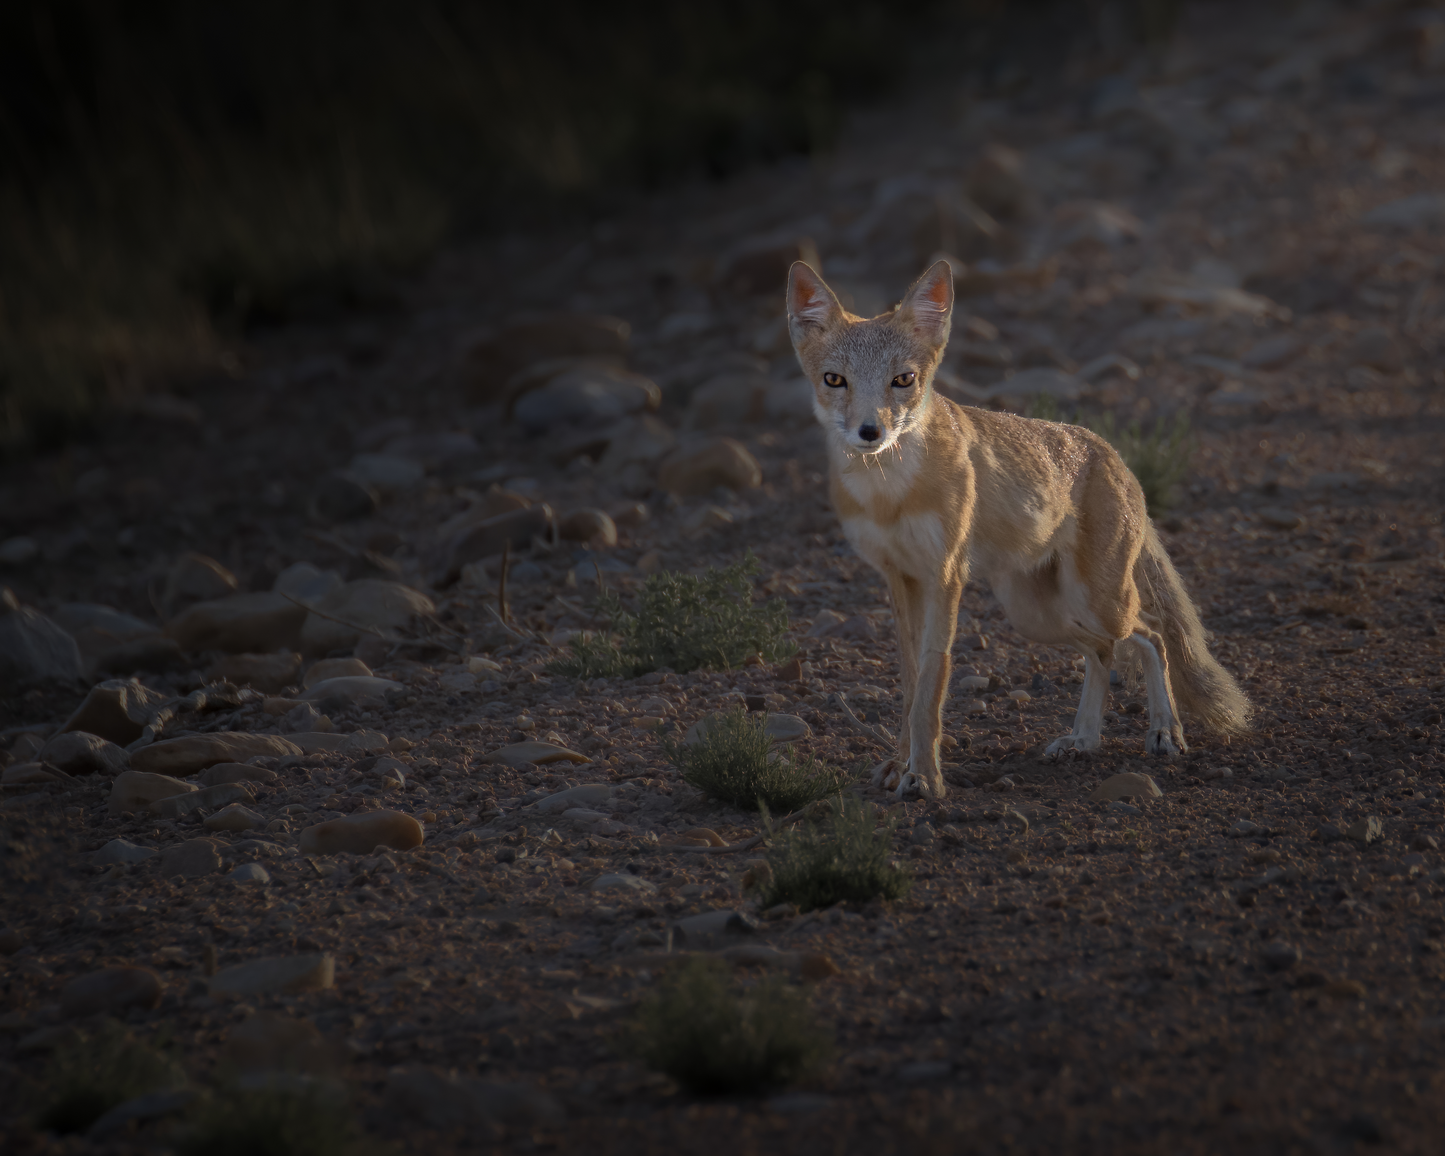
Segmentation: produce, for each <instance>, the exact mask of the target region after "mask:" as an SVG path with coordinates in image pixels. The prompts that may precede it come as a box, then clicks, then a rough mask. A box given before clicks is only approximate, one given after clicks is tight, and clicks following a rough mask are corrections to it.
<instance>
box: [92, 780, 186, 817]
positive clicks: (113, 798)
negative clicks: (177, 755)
mask: <svg viewBox="0 0 1445 1156" xmlns="http://www.w3.org/2000/svg"><path fill="white" fill-rule="evenodd" d="M196 789H197V787H196V785H195V784H194V783H183V782H181V780H180V779H174V778H172V777H171V776H169V775H158V774H152V773H150V772H147V771H125V772H123V773H121V774H119V775H117V776H116V778H115V782H113V783H112V784H111V787H110V813H111V814H112V815H119V814H120V813H121V812H122V811H144V810H146V809H147V808H148V807H149V806H150V805H151V804H152V803H154V802H155V801H156V800H157V799H166V798H169V797H170V796H172V795H185V794H189V793H191V792H193V791H195V790H196Z"/></svg>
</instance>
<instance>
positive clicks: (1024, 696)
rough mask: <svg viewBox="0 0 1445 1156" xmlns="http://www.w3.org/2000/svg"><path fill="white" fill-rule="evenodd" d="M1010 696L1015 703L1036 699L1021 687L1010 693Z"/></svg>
mask: <svg viewBox="0 0 1445 1156" xmlns="http://www.w3.org/2000/svg"><path fill="white" fill-rule="evenodd" d="M1008 696H1009V698H1011V699H1013V700H1014V702H1029V701H1030V700H1031V699H1032V698H1033V697H1034V696H1033V695H1031V694H1030V693H1029V692H1028V691H1026V690H1024V689H1023V688H1021V687H1019V688H1016V689H1014V690H1011V691H1009V692H1008Z"/></svg>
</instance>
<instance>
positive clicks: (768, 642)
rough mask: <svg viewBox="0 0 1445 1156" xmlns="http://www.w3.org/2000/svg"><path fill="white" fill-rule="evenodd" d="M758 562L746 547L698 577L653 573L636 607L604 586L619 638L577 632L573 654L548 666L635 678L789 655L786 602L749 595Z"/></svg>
mask: <svg viewBox="0 0 1445 1156" xmlns="http://www.w3.org/2000/svg"><path fill="white" fill-rule="evenodd" d="M760 569H761V566H759V564H758V560H757V559H756V558H755V557H753V554H752V552H751V551H749V552H748V554H747V556H746V557H744V558H743V559H741V560H740V561H738V562H735V563H734V564H733V565H731V566H727V567H725V568H723V569H721V570H719V569H717V568H715V567H714V568H710V569H708V570H707V571H706V573H704V574H701V575H698V576H693V575H690V574H673V573H668V572H663V573H660V574H654V575H652V576H651V577H650V578H648V580H647V581H646V583H644V584H643V587H642V590H641V591H640V592H639V594H638V601H637V612H636V613H635V614H629V613H627V612H626V611H625V610H623V608H622V601H621V599H620V598H618V597H617V595H616V593H615V592H614V591H611V590H608V591H605V592H604V593H603V594H602V595H601V596H600V597H599V598H598V600H597V611H598V614H599V615H600V616H601V617H603V618H605V619H606V620H607V621H608V623H609V626H610V628H611V630H612V633H613V634H615V635H616V639H615V640H614V639H611V638H607V637H605V636H600V635H599V636H593V637H590V638H589V637H585V636H578V637H575V638H573V640H572V653H571V654H570V655H569V656H568V657H566V658H564V659H560V660H558V661H557V662H554V663H552V665H551V667H550V669H551V670H552V672H553V673H554V674H561V675H566V676H568V677H571V678H610V677H614V676H618V675H622V676H627V677H636V676H637V675H639V674H646V673H648V672H649V671H653V670H658V669H659V668H661V667H664V666H665V667H668V668H669V669H671V670H675V671H677V672H678V673H679V674H686V673H688V672H689V671H693V670H700V669H701V670H734V669H736V668H737V667H740V666H742V665H743V663H744V662H746V661H747V660H748V658H750V657H751V656H752V655H755V654H760V655H762V657H763V658H764V659H766V660H767V661H769V662H777V661H778V660H780V659H783V658H787V657H788V656H789V655H791V654H792V653H793V651H794V649H795V648H794V647H793V645H792V644H791V643H789V642H788V641H787V632H788V610H787V606H786V605H785V603H784V602H783V600H782V599H781V598H775V599H773V600H772V601H771V602H767V603H764V604H762V605H760V606H755V605H753V603H752V602H751V600H750V597H749V595H750V593H751V591H750V589H749V582H748V580H749V579H750V578H752V577H753V576H754V575H756V574H757V573H758V572H759V570H760Z"/></svg>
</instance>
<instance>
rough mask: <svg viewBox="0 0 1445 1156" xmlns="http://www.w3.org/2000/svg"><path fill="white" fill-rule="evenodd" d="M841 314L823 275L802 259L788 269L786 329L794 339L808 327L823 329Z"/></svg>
mask: <svg viewBox="0 0 1445 1156" xmlns="http://www.w3.org/2000/svg"><path fill="white" fill-rule="evenodd" d="M842 314H843V307H842V306H841V305H839V304H838V298H836V297H835V296H833V290H831V289H829V288H828V286H827V285H825V284H824V283H823V278H821V277H819V276H818V274H816V273H815V272H813V270H812V269H810V268H809V267H808V266H807V265H805V264H804V263H803V262H802V261H794V262H793V267H792V268H791V269H789V270H788V330H789V332H790V333H792V335H793V340H794V341H797V340H798V339H799V338H800V337H802V336H803V335H804V334H805V333H806V332H807V331H808V330H809V329H813V328H817V329H826V328H827V327H828V326H829V325H831V324H832V323H833V322H834V321H836V320H837V319H838V318H839V317H841V316H842Z"/></svg>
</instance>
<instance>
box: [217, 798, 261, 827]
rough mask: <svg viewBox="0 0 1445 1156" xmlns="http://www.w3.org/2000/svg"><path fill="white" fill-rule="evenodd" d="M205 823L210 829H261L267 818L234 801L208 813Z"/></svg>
mask: <svg viewBox="0 0 1445 1156" xmlns="http://www.w3.org/2000/svg"><path fill="white" fill-rule="evenodd" d="M203 825H204V826H205V828H206V830H208V831H259V830H260V829H261V828H262V827H264V826H265V825H266V820H265V819H264V818H263V817H262V816H261V815H258V814H257V813H256V812H255V811H253V810H251V808H249V807H245V806H242V805H241V804H240V803H232V804H231V805H230V806H229V807H223V808H222V809H221V810H219V811H217V812H216V813H215V814H214V815H207V816H206V818H205V819H204V820H203Z"/></svg>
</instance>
